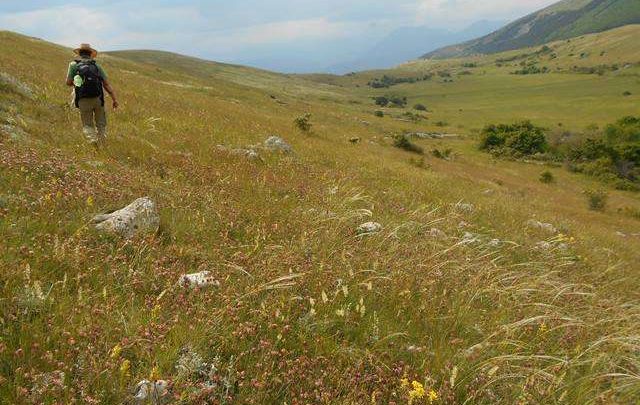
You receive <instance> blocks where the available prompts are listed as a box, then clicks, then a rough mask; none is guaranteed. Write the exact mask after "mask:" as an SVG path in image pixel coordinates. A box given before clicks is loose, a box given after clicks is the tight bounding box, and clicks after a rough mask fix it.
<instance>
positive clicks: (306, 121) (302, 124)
mask: <svg viewBox="0 0 640 405" xmlns="http://www.w3.org/2000/svg"><path fill="white" fill-rule="evenodd" d="M293 123H294V124H295V126H296V127H297V128H298V129H299V130H301V131H302V132H309V131H311V127H312V126H313V124H312V123H311V114H310V113H306V114H304V115H301V116H299V117H298V118H296V119H295V120H293Z"/></svg>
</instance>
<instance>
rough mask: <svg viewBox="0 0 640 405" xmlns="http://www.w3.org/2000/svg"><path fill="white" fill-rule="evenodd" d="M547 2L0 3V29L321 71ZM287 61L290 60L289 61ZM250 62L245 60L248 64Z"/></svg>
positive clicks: (547, 0) (270, 0)
mask: <svg viewBox="0 0 640 405" xmlns="http://www.w3.org/2000/svg"><path fill="white" fill-rule="evenodd" d="M553 2H554V0H384V1H382V0H235V1H233V0H231V1H222V0H210V1H205V0H184V1H177V0H159V1H158V0H153V1H152V0H137V1H123V0H119V1H108V2H104V1H100V2H87V1H69V0H20V1H14V0H2V1H0V29H8V30H12V31H18V32H21V33H24V34H28V35H33V36H37V37H40V38H43V39H46V40H49V41H53V42H56V43H60V44H63V45H68V46H73V45H75V44H77V43H80V42H90V43H92V44H94V45H95V46H96V47H98V48H99V49H106V50H115V49H140V48H145V49H162V50H169V51H177V52H181V53H186V54H189V55H194V56H200V57H204V58H207V59H213V60H219V61H225V62H236V63H248V64H254V65H260V62H259V61H258V60H259V59H260V58H258V55H263V56H261V58H262V59H265V58H268V57H269V56H271V57H272V58H274V59H283V64H282V65H283V67H284V68H285V69H282V70H295V67H293V66H292V69H286V63H287V62H286V59H287V58H289V57H290V58H291V60H294V59H295V57H294V56H296V55H297V58H298V59H305V58H307V59H309V62H310V64H311V65H314V64H319V63H325V62H326V64H327V65H330V64H331V63H335V62H337V61H340V60H342V59H344V58H345V57H348V56H349V54H351V53H353V52H354V49H359V48H361V47H366V46H369V45H373V44H375V42H377V41H379V40H380V39H382V38H384V37H385V36H386V35H388V34H389V33H390V32H392V31H393V30H394V29H397V28H400V27H405V26H417V25H425V26H429V27H432V28H447V29H450V30H457V29H462V28H464V27H465V26H467V25H469V24H471V23H473V22H474V21H478V20H486V19H489V20H510V19H514V18H517V17H520V16H522V15H525V14H527V13H528V12H531V11H534V10H536V9H539V8H541V7H543V6H546V5H549V4H551V3H553ZM289 54H291V55H289ZM252 58H253V59H255V61H252Z"/></svg>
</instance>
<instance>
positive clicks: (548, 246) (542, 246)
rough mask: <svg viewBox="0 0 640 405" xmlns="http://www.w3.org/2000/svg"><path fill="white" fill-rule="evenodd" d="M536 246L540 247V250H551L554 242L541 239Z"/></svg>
mask: <svg viewBox="0 0 640 405" xmlns="http://www.w3.org/2000/svg"><path fill="white" fill-rule="evenodd" d="M535 248H536V249H539V250H551V248H552V244H551V242H547V241H545V240H543V241H540V242H538V243H536V246H535Z"/></svg>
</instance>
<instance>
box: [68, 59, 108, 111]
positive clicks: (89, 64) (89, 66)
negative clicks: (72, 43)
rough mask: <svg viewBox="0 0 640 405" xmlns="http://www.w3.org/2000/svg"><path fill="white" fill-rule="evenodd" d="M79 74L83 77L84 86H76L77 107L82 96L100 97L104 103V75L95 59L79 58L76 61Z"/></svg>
mask: <svg viewBox="0 0 640 405" xmlns="http://www.w3.org/2000/svg"><path fill="white" fill-rule="evenodd" d="M76 72H77V75H79V76H80V77H82V86H80V87H76V88H75V90H76V100H75V102H76V107H78V101H79V100H80V99H82V98H95V97H100V99H101V100H102V103H103V104H104V94H103V90H102V80H103V79H102V75H101V74H100V69H98V66H97V65H96V61H94V60H77V61H76Z"/></svg>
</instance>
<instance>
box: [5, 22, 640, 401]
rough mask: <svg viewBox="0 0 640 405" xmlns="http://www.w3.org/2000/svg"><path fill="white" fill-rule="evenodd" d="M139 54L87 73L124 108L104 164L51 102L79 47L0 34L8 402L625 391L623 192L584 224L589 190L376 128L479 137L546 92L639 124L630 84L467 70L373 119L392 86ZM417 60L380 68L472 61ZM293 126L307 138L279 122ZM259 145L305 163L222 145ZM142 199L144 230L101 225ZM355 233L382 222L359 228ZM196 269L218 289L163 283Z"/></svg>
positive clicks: (419, 88)
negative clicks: (408, 110)
mask: <svg viewBox="0 0 640 405" xmlns="http://www.w3.org/2000/svg"><path fill="white" fill-rule="evenodd" d="M138 55H139V53H138V54H136V55H119V56H116V55H108V56H104V57H102V58H100V62H101V63H102V64H103V65H104V67H105V69H107V71H108V72H109V74H110V77H111V80H112V82H113V84H114V86H115V87H116V89H117V90H118V91H119V93H120V94H121V96H120V98H121V102H122V108H121V110H119V111H117V112H114V113H110V116H109V118H110V123H111V124H110V135H109V143H108V148H107V149H106V150H103V151H100V152H97V153H96V152H94V151H93V150H92V149H91V148H90V147H89V146H88V145H85V144H84V141H83V139H82V135H81V131H80V125H79V120H78V117H77V112H76V111H75V110H74V109H72V108H70V107H69V106H68V103H67V101H68V89H67V88H65V87H64V86H63V82H62V76H63V74H64V71H65V67H66V64H67V62H68V60H69V59H70V57H71V54H70V52H69V50H67V49H64V48H60V47H56V46H52V45H51V44H48V43H46V42H43V41H38V40H34V39H30V38H26V37H22V36H19V35H16V34H12V33H6V32H3V33H0V71H1V72H2V73H3V74H4V75H3V76H2V77H3V79H2V82H0V83H2V85H1V86H0V119H2V121H3V122H2V125H3V126H2V130H1V131H0V234H1V235H2V236H3V237H2V239H1V240H0V268H1V269H2V272H1V273H0V288H1V290H0V303H1V304H0V328H1V329H0V330H1V333H0V379H1V380H2V384H1V385H0V398H2V402H3V403H114V404H115V403H123V402H124V401H130V400H131V399H132V394H131V391H132V389H133V387H135V385H136V383H137V382H138V381H140V380H142V379H144V378H148V379H151V380H156V379H164V380H169V381H170V383H171V384H170V385H171V387H170V388H171V390H170V396H171V398H173V401H174V402H175V403H254V404H266V403H288V404H306V403H329V404H362V403H377V404H388V403H398V404H400V403H413V404H417V403H465V402H466V403H576V404H578V403H580V404H583V403H632V402H633V401H635V400H636V398H637V397H638V395H639V394H640V382H639V379H638V374H639V373H640V370H639V368H640V362H639V359H638V348H639V344H640V343H639V342H638V335H637V330H638V327H639V326H640V325H639V322H640V318H639V315H640V314H639V313H638V307H637V305H636V303H637V301H638V298H639V297H638V291H640V290H639V289H638V288H637V287H638V277H637V274H638V270H639V269H638V265H637V263H638V251H639V250H638V244H639V243H640V238H639V237H638V235H637V233H638V229H639V228H640V222H638V221H637V220H635V219H631V217H629V216H628V215H627V214H626V213H625V212H627V211H624V212H618V209H620V210H624V209H632V210H640V201H638V198H637V195H635V194H631V193H623V192H617V191H611V198H610V203H609V208H608V209H607V211H606V212H604V213H596V212H593V211H590V210H588V208H587V205H586V201H585V198H584V196H583V195H582V190H584V189H585V188H589V187H595V186H597V185H598V183H596V182H594V181H592V180H590V179H588V178H585V177H582V176H579V175H575V174H571V173H568V172H565V171H561V170H556V169H552V170H554V172H555V174H556V177H557V184H555V185H547V184H542V183H540V182H539V181H538V177H539V175H540V171H541V170H542V168H541V167H539V166H537V165H525V164H522V163H519V162H498V161H494V160H493V159H491V158H490V157H488V156H486V155H484V154H481V153H480V152H479V151H477V149H476V148H475V146H474V143H473V142H472V141H471V140H468V139H466V138H461V139H452V140H431V141H426V140H425V141H420V144H421V145H422V146H423V147H424V148H427V149H428V150H430V149H432V148H452V149H454V155H455V156H456V158H455V159H454V160H452V161H451V160H442V159H436V158H432V157H430V156H429V157H420V156H417V155H413V154H410V153H408V152H406V151H404V150H401V149H398V148H394V147H393V146H392V139H391V138H390V135H391V134H394V133H400V132H403V131H415V130H423V131H429V130H434V129H438V130H443V129H442V128H441V127H438V126H436V125H435V120H436V119H437V120H443V119H447V120H449V124H450V125H451V126H450V127H449V128H448V129H450V130H454V129H455V130H456V131H458V130H459V131H458V132H461V133H463V134H471V133H472V131H471V129H472V128H474V127H476V126H477V125H480V124H481V123H482V122H484V121H487V120H491V119H507V118H509V117H511V116H512V115H513V116H515V115H521V114H525V115H526V114H528V113H532V112H533V111H534V110H535V109H536V108H538V107H539V106H542V105H544V102H543V101H544V100H543V99H544V98H545V97H546V100H547V102H549V100H553V102H554V103H556V105H555V107H549V108H547V109H545V110H544V111H541V112H540V115H541V117H540V119H541V120H544V121H545V122H546V120H551V121H552V122H558V121H562V122H566V123H567V125H570V126H576V127H578V126H581V125H587V124H588V123H591V122H593V121H596V122H598V121H603V122H604V121H613V120H615V119H617V118H618V117H619V116H622V115H625V114H628V113H630V112H632V111H633V108H637V104H635V107H633V106H631V107H630V106H628V105H627V104H624V103H616V100H617V98H616V97H618V96H617V95H616V94H617V93H618V91H619V90H621V89H623V88H627V87H628V86H632V85H635V86H636V88H637V86H638V79H637V76H634V75H629V76H627V75H626V74H625V75H622V74H617V73H616V74H614V73H611V72H607V73H606V74H605V75H604V76H602V77H601V76H597V75H579V74H574V73H557V74H555V73H554V74H549V75H539V76H538V75H536V76H535V77H515V76H514V77H512V76H511V75H509V74H508V70H510V68H509V67H506V66H503V67H501V68H497V67H494V66H493V63H494V62H493V61H490V60H488V59H487V60H480V59H479V60H478V63H483V64H486V66H485V65H483V66H481V67H477V68H469V69H473V71H474V74H472V75H464V76H460V78H458V76H457V75H454V76H453V77H454V82H453V83H450V82H447V83H444V82H442V81H441V80H440V79H437V80H432V81H428V82H421V83H419V84H413V85H400V86H394V88H393V89H392V90H393V91H398V92H401V93H402V94H408V95H409V96H410V98H409V99H410V102H414V101H418V100H424V101H426V102H427V103H428V106H429V108H430V109H432V110H433V113H431V114H432V115H433V118H431V120H429V121H426V122H424V121H423V122H419V123H413V122H406V121H401V120H397V119H393V116H394V115H395V114H398V115H400V110H399V109H388V110H386V111H387V113H388V116H387V117H384V118H380V119H379V118H377V117H374V116H373V111H374V110H375V109H376V107H375V106H373V105H372V102H371V97H372V96H373V95H376V94H384V92H385V91H389V89H378V90H373V89H371V88H368V87H367V86H366V81H367V80H371V78H372V77H374V76H375V75H377V74H378V73H379V72H370V73H366V74H362V75H356V76H349V77H343V78H338V77H327V76H325V77H302V76H297V77H287V76H281V75H275V74H270V73H265V72H255V71H253V70H248V69H245V68H241V67H234V66H221V65H214V64H208V63H206V64H204V65H202V66H199V64H198V63H199V62H198V61H193V60H192V59H183V58H180V57H176V56H170V57H169V60H167V59H166V58H159V57H156V56H155V55H153V57H148V58H147V57H144V58H137V56H138ZM143 55H145V54H143ZM157 55H160V54H157ZM120 56H124V57H126V58H129V59H136V60H135V61H134V60H127V59H124V58H122V57H120ZM145 56H147V55H145ZM161 59H162V60H161ZM34 60H38V63H37V64H34V63H32V62H33V61H34ZM187 60H188V61H190V63H186V62H183V61H187ZM422 63H424V65H422V64H413V65H408V66H405V67H403V68H402V70H401V71H397V72H394V74H406V75H412V74H413V72H422V71H425V70H433V69H443V68H446V69H451V70H452V72H453V69H454V66H455V70H456V71H458V66H459V65H460V64H461V63H462V61H447V62H441V63H443V65H436V64H428V62H422ZM469 63H470V62H469ZM216 69H219V70H218V71H216ZM465 69H467V68H465ZM485 70H486V72H485ZM481 72H483V73H481ZM629 72H632V70H630V71H629ZM254 73H255V74H254ZM605 80H606V82H605ZM502 81H506V83H503V82H502ZM545 83H546V84H545ZM25 86H28V87H25ZM545 86H546V87H545ZM544 88H547V89H556V88H560V89H561V90H557V91H555V90H554V92H553V93H549V92H547V93H545V91H544ZM29 89H31V90H29ZM465 89H466V90H465ZM500 89H502V90H500ZM562 89H565V91H562ZM569 91H572V92H573V93H570V92H569ZM489 92H494V95H493V96H491V95H490V94H488V93H489ZM597 92H600V95H599V96H600V97H601V98H602V99H603V100H604V101H603V103H602V105H597V106H592V107H589V106H590V105H591V101H592V100H589V99H588V97H585V94H592V93H593V94H594V97H595V94H596V93H597ZM633 92H634V94H635V93H638V92H637V91H636V90H633ZM420 94H422V95H421V96H420ZM483 97H484V104H483V103H482V102H481V100H483ZM620 97H622V96H620ZM491 98H493V102H494V103H495V105H494V107H493V108H491V107H490V102H491V100H490V99H491ZM556 98H558V99H556ZM536 99H538V100H539V101H538V102H537V104H536V102H535V100H536ZM515 100H528V101H527V102H522V103H521V104H519V105H520V107H519V109H518V108H515V109H514V108H508V106H509V105H513V104H514V101H515ZM574 100H575V101H574ZM509 101H511V104H509ZM569 101H571V103H569ZM563 102H564V103H568V104H569V105H568V106H564V107H562V108H560V107H561V106H562V104H563ZM461 108H462V110H463V111H462V112H460V111H458V110H459V109H461ZM465 110H468V111H469V114H467V113H466V112H465ZM307 112H310V113H312V118H311V121H312V123H313V124H314V126H313V129H312V133H311V134H305V133H302V132H301V131H299V130H297V129H296V128H295V127H294V126H293V124H292V122H293V119H294V118H296V117H298V116H300V115H302V114H304V113H307ZM587 112H588V114H587ZM592 113H593V114H594V115H590V114H592ZM547 114H548V115H549V116H550V117H549V118H547ZM560 117H562V118H560ZM458 126H460V128H458ZM446 129H447V128H445V130H446ZM272 134H278V135H280V136H281V137H283V138H284V139H285V140H286V141H288V142H289V143H290V144H291V145H292V147H293V149H294V151H295V154H293V155H278V154H266V155H264V156H263V160H257V161H250V160H247V159H246V158H244V157H243V156H237V155H234V154H231V153H229V152H228V151H226V150H224V149H220V148H218V147H217V145H219V144H223V145H227V146H229V147H238V146H244V145H249V144H256V143H258V142H261V141H263V140H264V139H265V138H266V137H267V136H268V135H272ZM352 138H359V139H360V142H350V141H349V140H350V139H352ZM421 159H423V160H421ZM144 195H148V196H150V197H151V198H153V199H154V200H155V201H156V202H157V203H158V205H159V206H160V213H161V221H162V225H161V229H160V231H159V232H158V234H156V235H151V236H147V237H138V238H136V239H133V240H130V241H127V240H122V239H119V238H116V237H110V236H105V235H102V234H100V233H98V232H97V231H96V230H94V229H93V227H92V226H91V224H90V219H91V218H92V217H93V215H95V214H97V213H102V212H107V211H110V210H113V209H116V208H119V207H122V206H124V205H126V204H128V203H129V202H131V201H133V200H134V199H135V198H138V197H141V196H144ZM532 220H536V221H542V222H545V223H546V222H549V223H551V224H552V225H553V227H554V228H555V229H552V228H550V227H543V228H540V227H539V226H536V225H535V224H536V223H535V222H533V223H532V222H531V221H532ZM367 221H377V222H379V223H380V224H382V225H383V230H382V231H381V232H380V233H377V234H373V235H368V236H357V235H356V232H355V230H356V228H357V227H358V226H359V225H360V224H362V223H363V222H367ZM532 224H533V225H532ZM202 270H208V271H210V272H211V273H212V275H213V276H214V277H215V278H216V280H218V281H219V286H217V287H210V288H204V289H193V290H190V289H184V288H183V287H181V286H178V285H177V282H178V280H179V278H180V276H181V275H183V274H186V273H194V272H197V271H202ZM205 363H206V364H205Z"/></svg>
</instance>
